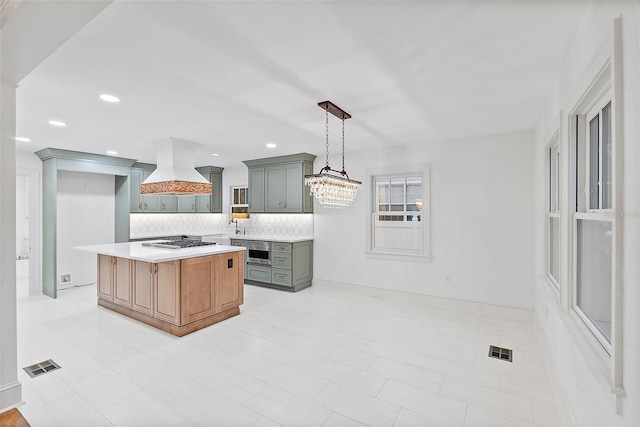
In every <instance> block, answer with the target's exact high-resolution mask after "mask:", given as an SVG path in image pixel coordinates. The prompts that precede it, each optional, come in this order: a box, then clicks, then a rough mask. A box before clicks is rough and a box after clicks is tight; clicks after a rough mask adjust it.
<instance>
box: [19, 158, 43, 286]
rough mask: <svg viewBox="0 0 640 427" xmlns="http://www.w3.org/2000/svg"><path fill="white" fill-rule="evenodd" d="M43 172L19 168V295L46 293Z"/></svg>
mask: <svg viewBox="0 0 640 427" xmlns="http://www.w3.org/2000/svg"><path fill="white" fill-rule="evenodd" d="M39 191H40V172H39V171H37V170H31V169H21V168H18V169H17V170H16V296H17V297H18V298H20V297H26V296H29V295H37V294H39V293H42V285H41V284H40V283H41V282H40V269H39V265H40V249H39V248H40V227H39V221H40V214H39V209H40V197H39Z"/></svg>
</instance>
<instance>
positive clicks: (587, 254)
mask: <svg viewBox="0 0 640 427" xmlns="http://www.w3.org/2000/svg"><path fill="white" fill-rule="evenodd" d="M577 237H578V248H577V249H578V254H577V255H578V265H577V270H578V271H577V289H576V292H577V305H578V307H580V309H581V310H582V312H583V313H584V314H585V315H586V316H587V317H588V318H589V320H590V321H591V323H592V324H593V326H595V328H596V329H597V330H598V331H599V332H600V333H601V334H602V335H603V337H604V338H605V339H606V340H607V341H608V342H609V343H610V342H611V274H612V267H611V250H612V229H611V223H610V222H607V221H592V220H578V236H577Z"/></svg>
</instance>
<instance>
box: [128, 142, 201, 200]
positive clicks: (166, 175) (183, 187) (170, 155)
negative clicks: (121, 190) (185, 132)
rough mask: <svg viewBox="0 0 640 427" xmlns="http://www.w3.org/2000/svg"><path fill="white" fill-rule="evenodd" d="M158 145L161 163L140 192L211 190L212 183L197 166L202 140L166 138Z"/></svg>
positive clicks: (158, 158)
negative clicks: (191, 140)
mask: <svg viewBox="0 0 640 427" xmlns="http://www.w3.org/2000/svg"><path fill="white" fill-rule="evenodd" d="M155 145H156V150H157V151H156V153H157V160H158V162H157V163H158V167H157V169H156V170H155V171H153V173H152V174H151V175H149V177H148V178H147V179H145V180H144V182H143V183H142V184H140V194H146V195H150V194H171V195H181V194H211V189H212V185H211V183H210V182H209V181H207V179H206V178H205V177H203V176H202V175H200V173H199V172H198V171H197V170H196V169H195V163H194V150H195V148H196V147H197V146H198V145H199V144H196V143H193V142H189V141H182V140H179V139H176V138H164V139H161V140H160V141H157V142H156V143H155Z"/></svg>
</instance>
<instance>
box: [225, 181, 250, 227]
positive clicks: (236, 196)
mask: <svg viewBox="0 0 640 427" xmlns="http://www.w3.org/2000/svg"><path fill="white" fill-rule="evenodd" d="M229 212H231V220H235V219H245V218H249V189H248V188H247V187H231V209H230V210H229Z"/></svg>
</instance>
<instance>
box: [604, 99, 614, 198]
mask: <svg viewBox="0 0 640 427" xmlns="http://www.w3.org/2000/svg"><path fill="white" fill-rule="evenodd" d="M611 159H612V158H611V103H608V104H607V106H606V107H604V108H603V109H602V181H603V182H602V209H611V208H612V203H611V169H612V160H611Z"/></svg>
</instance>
